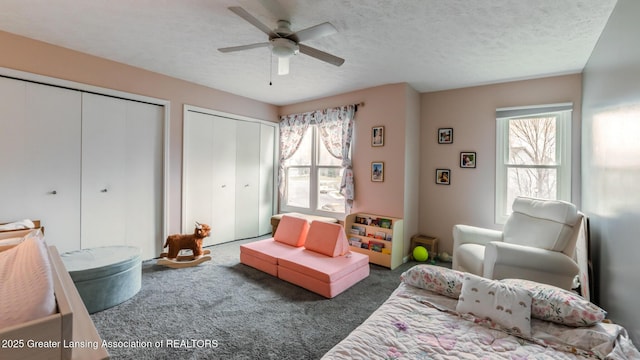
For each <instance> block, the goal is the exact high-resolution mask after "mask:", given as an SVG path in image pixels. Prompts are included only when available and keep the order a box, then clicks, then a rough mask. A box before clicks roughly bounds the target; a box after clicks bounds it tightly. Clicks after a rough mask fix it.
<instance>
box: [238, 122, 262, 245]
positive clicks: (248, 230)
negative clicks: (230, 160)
mask: <svg viewBox="0 0 640 360" xmlns="http://www.w3.org/2000/svg"><path fill="white" fill-rule="evenodd" d="M236 126H237V127H236V131H237V133H236V139H237V140H236V141H237V142H238V144H242V145H241V146H238V147H237V148H236V219H235V221H236V238H238V239H245V238H249V237H254V236H258V232H259V231H258V230H259V229H258V216H259V214H260V209H259V206H258V205H259V199H260V124H259V123H254V122H248V121H236Z"/></svg>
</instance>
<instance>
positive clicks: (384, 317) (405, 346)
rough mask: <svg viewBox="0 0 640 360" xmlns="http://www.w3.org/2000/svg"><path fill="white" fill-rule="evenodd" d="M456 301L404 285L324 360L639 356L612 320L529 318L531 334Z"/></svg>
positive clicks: (621, 329)
mask: <svg viewBox="0 0 640 360" xmlns="http://www.w3.org/2000/svg"><path fill="white" fill-rule="evenodd" d="M456 303H457V300H455V299H451V298H448V297H445V296H441V295H437V294H435V293H432V292H430V291H426V290H422V289H418V288H415V287H412V286H410V285H406V284H404V283H402V284H400V286H399V287H398V288H397V289H396V290H395V291H394V292H393V294H392V295H391V296H390V297H389V299H388V300H387V301H386V302H385V303H384V304H383V305H382V306H380V308H378V309H377V310H376V311H375V312H374V313H373V314H372V315H371V316H370V317H369V318H368V319H367V320H366V321H365V322H364V323H363V324H362V325H361V326H359V327H358V328H356V329H355V330H354V331H353V332H351V334H350V335H349V336H348V337H347V338H346V339H344V340H343V341H341V342H340V343H338V344H337V345H336V346H335V347H333V348H332V349H331V350H330V351H329V352H328V353H327V354H325V356H324V357H323V359H349V360H351V359H639V358H640V353H639V352H638V350H637V349H636V348H635V347H634V345H633V344H632V343H631V341H630V340H629V338H628V336H627V333H626V330H625V329H624V328H622V327H621V326H618V325H615V324H606V323H599V324H597V325H595V326H591V327H584V328H573V327H568V326H563V325H558V324H554V323H551V322H546V321H540V320H536V319H533V320H532V321H531V330H532V335H531V338H526V339H525V338H520V337H516V336H513V335H510V334H508V333H507V332H505V331H503V330H502V329H499V328H497V327H496V326H495V325H493V326H492V324H487V323H486V321H483V320H481V319H476V318H474V317H473V316H471V315H461V314H458V313H456V312H455V308H456Z"/></svg>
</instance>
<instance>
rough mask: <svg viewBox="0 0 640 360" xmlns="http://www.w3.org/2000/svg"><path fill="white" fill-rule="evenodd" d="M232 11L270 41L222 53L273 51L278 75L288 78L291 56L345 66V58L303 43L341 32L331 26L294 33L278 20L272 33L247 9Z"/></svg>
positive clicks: (235, 47) (324, 24)
mask: <svg viewBox="0 0 640 360" xmlns="http://www.w3.org/2000/svg"><path fill="white" fill-rule="evenodd" d="M229 10H231V11H233V12H234V13H235V14H236V15H238V16H240V17H241V18H243V19H245V20H246V21H247V22H249V23H250V24H252V25H253V26H255V27H257V28H258V29H260V30H261V31H262V32H263V33H265V34H267V35H268V36H269V41H267V42H261V43H256V44H249V45H241V46H231V47H225V48H220V49H218V51H220V52H223V53H228V52H233V51H241V50H249V49H255V48H260V47H271V53H272V54H273V55H275V56H277V57H278V75H286V74H288V73H289V59H290V58H291V57H292V56H294V55H297V54H298V53H299V52H300V53H303V54H305V55H309V56H311V57H314V58H316V59H318V60H321V61H324V62H327V63H329V64H333V65H335V66H340V65H342V64H343V63H344V59H342V58H339V57H337V56H335V55H331V54H329V53H326V52H324V51H322V50H318V49H316V48H312V47H310V46H307V45H304V44H301V42H303V41H308V40H313V39H317V38H320V37H324V36H328V35H332V34H335V33H336V32H338V30H337V29H336V28H335V27H334V26H333V25H332V24H331V23H329V22H324V23H322V24H318V25H315V26H311V27H309V28H306V29H303V30H300V31H296V32H293V31H292V30H291V23H290V22H289V21H287V20H278V27H277V28H275V29H273V30H271V29H270V28H269V27H268V26H267V25H265V24H263V23H262V22H260V20H258V19H256V18H255V17H253V15H251V14H249V13H248V12H247V11H246V10H245V9H243V8H241V7H239V6H232V7H229Z"/></svg>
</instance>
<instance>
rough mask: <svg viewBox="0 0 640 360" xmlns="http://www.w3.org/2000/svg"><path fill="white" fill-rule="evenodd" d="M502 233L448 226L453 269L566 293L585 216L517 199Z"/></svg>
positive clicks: (564, 206)
mask: <svg viewBox="0 0 640 360" xmlns="http://www.w3.org/2000/svg"><path fill="white" fill-rule="evenodd" d="M512 208H513V213H512V214H511V215H510V216H509V218H508V219H507V222H506V223H505V225H504V229H503V231H497V230H491V229H484V228H479V227H474V226H468V225H455V226H454V227H453V264H452V268H453V269H455V270H459V271H464V272H469V273H472V274H476V275H479V276H483V277H485V278H488V279H505V278H519V279H526V280H532V281H537V282H541V283H545V284H550V285H554V286H557V287H560V288H563V289H567V290H570V289H571V288H572V287H573V284H574V279H575V276H576V275H577V274H578V272H579V268H578V264H576V262H575V261H574V260H573V257H574V250H575V247H576V241H577V239H578V236H579V235H580V232H581V228H582V226H584V225H583V222H584V215H583V214H582V213H581V212H579V211H578V210H577V208H576V206H575V205H573V204H571V203H568V202H565V201H559V200H541V199H534V198H527V197H518V198H516V199H515V200H514V202H513V207H512Z"/></svg>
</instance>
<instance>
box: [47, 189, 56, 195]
mask: <svg viewBox="0 0 640 360" xmlns="http://www.w3.org/2000/svg"><path fill="white" fill-rule="evenodd" d="M57 193H58V192H57V191H56V190H52V191H50V192H49V194H51V195H56V194H57Z"/></svg>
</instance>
